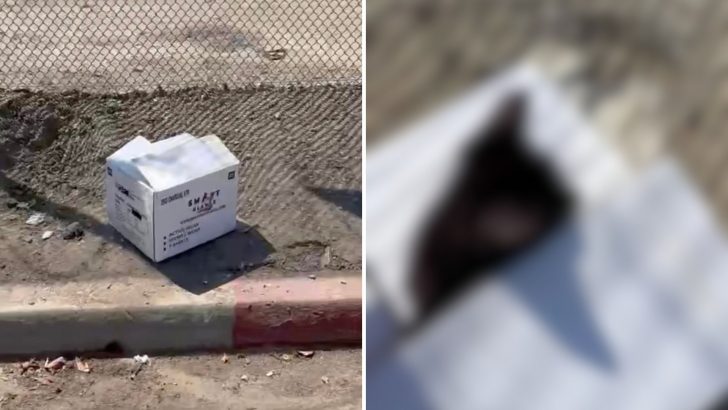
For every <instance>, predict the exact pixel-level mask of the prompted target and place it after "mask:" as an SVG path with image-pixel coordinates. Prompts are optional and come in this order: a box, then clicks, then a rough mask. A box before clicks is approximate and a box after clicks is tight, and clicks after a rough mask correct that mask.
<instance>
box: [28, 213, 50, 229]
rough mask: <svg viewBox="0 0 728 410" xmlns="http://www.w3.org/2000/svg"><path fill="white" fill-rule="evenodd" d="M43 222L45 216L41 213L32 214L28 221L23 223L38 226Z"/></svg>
mask: <svg viewBox="0 0 728 410" xmlns="http://www.w3.org/2000/svg"><path fill="white" fill-rule="evenodd" d="M44 221H45V214H44V213H42V212H34V213H33V214H32V215H30V217H29V218H28V220H26V221H25V223H26V224H28V225H33V226H35V225H40V224H42V223H43V222H44Z"/></svg>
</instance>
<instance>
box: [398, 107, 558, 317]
mask: <svg viewBox="0 0 728 410" xmlns="http://www.w3.org/2000/svg"><path fill="white" fill-rule="evenodd" d="M525 110H526V104H525V101H524V99H523V98H521V97H520V96H514V97H512V98H510V99H508V100H507V101H506V102H505V103H504V104H503V105H502V107H501V109H500V110H499V111H498V112H497V114H496V115H495V117H494V120H493V121H491V125H490V126H489V127H487V128H485V129H483V130H481V131H480V132H479V135H478V137H477V138H476V140H475V143H474V144H473V145H472V146H471V147H470V149H469V150H468V151H467V155H466V156H465V157H464V161H463V168H462V170H461V173H460V175H459V176H458V178H457V181H456V182H455V184H454V185H453V187H452V189H451V191H450V193H449V194H448V195H447V196H446V197H445V200H444V201H443V202H442V203H441V204H440V206H439V208H438V209H437V211H436V212H435V213H434V215H433V218H432V219H431V220H430V223H429V224H428V225H427V226H426V228H425V230H424V231H423V233H424V235H423V237H422V242H421V243H420V246H419V248H418V252H417V254H416V256H415V257H416V261H415V264H414V269H415V271H414V272H413V275H412V283H411V285H412V287H413V288H414V290H415V298H416V301H417V304H418V305H419V308H420V311H421V312H422V313H423V314H425V315H426V314H427V313H429V312H431V311H433V310H434V309H435V308H437V307H439V306H440V305H442V304H443V303H445V302H447V301H448V300H449V299H450V298H451V297H452V296H453V295H455V294H456V293H459V291H460V290H462V289H463V287H465V286H467V284H468V283H469V282H470V281H471V280H473V279H474V278H476V277H477V276H478V275H480V274H485V273H487V272H488V271H489V270H491V269H492V268H495V267H497V266H498V265H500V264H502V263H505V262H507V261H508V260H510V259H511V258H514V257H516V256H517V255H518V254H519V253H520V252H522V251H524V250H525V249H526V248H528V247H529V246H530V245H532V244H533V243H535V242H536V241H537V240H538V239H540V238H542V237H543V236H544V235H545V234H546V233H547V232H548V231H549V230H550V229H551V228H552V227H553V226H554V225H555V224H557V223H558V222H559V221H560V220H561V219H562V218H564V216H565V215H566V214H567V212H568V210H569V205H570V204H569V202H570V201H569V198H568V195H567V193H566V192H565V191H564V190H563V189H562V187H561V185H560V184H559V183H558V182H557V180H556V178H555V176H554V175H553V174H552V172H551V170H550V169H549V167H548V166H547V164H546V163H544V162H543V161H541V160H540V159H539V158H537V157H535V156H534V155H532V154H531V153H530V152H529V151H528V150H527V149H526V148H525V147H524V145H523V138H522V137H523V136H522V123H523V120H524V114H525Z"/></svg>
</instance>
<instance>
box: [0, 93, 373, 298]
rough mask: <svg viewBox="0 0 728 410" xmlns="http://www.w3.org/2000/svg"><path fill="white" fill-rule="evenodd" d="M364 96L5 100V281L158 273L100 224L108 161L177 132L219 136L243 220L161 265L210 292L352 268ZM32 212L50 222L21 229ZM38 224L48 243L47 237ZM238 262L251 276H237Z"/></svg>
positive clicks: (0, 121) (0, 258)
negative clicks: (196, 276)
mask: <svg viewBox="0 0 728 410" xmlns="http://www.w3.org/2000/svg"><path fill="white" fill-rule="evenodd" d="M360 100H361V90H360V89H359V87H314V88H286V89H282V88H270V89H259V90H255V91H246V90H238V91H223V90H218V91H203V90H187V91H179V92H175V93H155V94H140V93H136V94H128V95H108V96H90V95H81V94H78V93H66V94H62V95H61V94H33V93H23V92H21V93H6V94H0V220H1V221H2V223H0V263H1V264H2V265H0V266H2V269H0V282H5V283H8V282H10V283H12V282H18V281H46V282H48V283H52V282H53V281H57V280H83V279H84V278H87V277H88V278H91V277H94V278H97V277H98V276H99V275H109V276H111V277H113V276H118V275H122V276H125V277H129V276H134V275H147V274H154V272H156V271H157V270H158V269H162V268H159V267H156V266H149V264H148V263H147V262H146V259H145V258H144V257H143V256H141V254H139V252H137V251H136V250H135V249H133V248H132V247H131V246H130V245H129V244H128V243H125V242H124V241H123V239H122V238H121V237H119V236H118V235H117V234H116V233H115V231H114V230H113V229H111V228H110V227H108V226H107V225H106V216H105V211H104V208H103V171H104V167H103V163H104V160H105V158H106V156H108V155H109V154H110V153H112V152H114V151H115V150H116V149H117V148H118V147H120V146H121V145H123V144H124V143H125V142H126V141H128V140H129V139H130V138H132V137H133V136H134V135H138V134H142V135H147V136H149V137H151V138H154V139H158V138H164V137H165V136H170V135H173V134H175V133H179V132H181V131H188V132H191V133H193V134H198V135H205V134H207V133H214V134H217V135H218V136H220V137H221V138H222V139H223V141H224V142H225V144H226V145H227V146H228V147H229V148H230V149H231V150H232V151H233V153H234V154H235V155H236V156H238V158H240V159H241V163H242V164H241V183H240V184H241V185H240V200H239V208H238V216H239V218H240V220H241V221H244V223H246V224H247V226H246V225H244V224H242V223H241V227H240V229H239V230H238V231H237V232H235V233H233V234H230V235H228V236H226V237H223V238H221V239H220V240H218V241H215V242H213V243H210V244H209V245H206V246H202V247H200V248H198V249H197V250H196V251H194V252H190V253H187V254H184V255H181V256H180V257H178V258H174V259H173V260H171V261H170V262H169V263H168V264H166V265H165V267H164V269H162V270H163V271H165V272H167V273H170V274H171V275H173V276H176V277H178V278H179V277H184V272H190V271H197V272H212V273H215V274H216V275H218V276H219V280H218V279H215V280H212V279H205V280H206V281H208V282H209V285H210V286H213V285H214V284H215V283H218V282H221V281H223V280H225V279H229V277H230V275H239V274H243V273H246V274H252V275H254V274H258V273H260V274H263V272H269V273H268V274H274V273H273V272H277V274H283V275H292V274H306V273H305V272H311V271H316V270H319V269H331V270H340V271H359V272H360V269H361V101H360ZM17 202H20V203H21V205H22V206H21V207H17V206H14V207H13V205H14V204H16V203H17ZM25 204H27V208H24V206H25ZM35 211H40V212H44V213H46V215H47V218H46V221H45V222H44V223H43V224H42V225H39V226H29V225H26V224H25V220H26V219H27V217H28V216H29V215H30V214H31V213H32V212H35ZM73 221H80V222H81V223H82V224H83V226H84V227H85V229H86V231H87V235H86V237H85V238H84V240H83V241H81V242H78V241H64V240H63V239H62V238H61V237H60V229H62V228H63V227H64V226H65V225H67V224H68V223H70V222H73ZM45 230H52V231H54V232H55V235H54V236H53V237H52V238H51V239H49V240H47V241H43V240H42V239H41V237H40V236H41V234H42V233H43V232H44V231H45ZM243 261H245V262H247V263H253V266H252V267H250V269H249V270H252V271H253V272H247V271H246V270H240V269H237V267H238V266H239V264H240V263H241V262H243ZM256 272H257V273H256ZM173 280H174V279H173ZM218 284H219V283H218Z"/></svg>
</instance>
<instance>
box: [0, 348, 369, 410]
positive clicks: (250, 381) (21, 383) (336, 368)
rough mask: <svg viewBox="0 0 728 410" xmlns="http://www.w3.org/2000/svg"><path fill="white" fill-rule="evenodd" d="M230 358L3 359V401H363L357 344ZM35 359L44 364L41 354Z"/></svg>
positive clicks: (285, 405)
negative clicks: (49, 365) (85, 369)
mask: <svg viewBox="0 0 728 410" xmlns="http://www.w3.org/2000/svg"><path fill="white" fill-rule="evenodd" d="M227 357H228V362H227V363H224V362H223V360H222V354H216V355H202V356H190V357H152V358H151V361H150V363H149V365H145V366H140V365H138V364H136V363H135V362H134V361H133V359H130V358H126V359H115V358H111V359H85V360H84V361H85V362H86V363H87V364H88V365H89V366H90V367H91V372H90V373H88V374H86V373H82V372H80V371H78V370H77V369H75V368H64V369H62V370H61V371H59V372H57V373H50V372H47V371H45V370H34V371H27V372H25V373H24V374H23V373H22V371H21V369H20V366H19V365H20V363H0V408H2V409H23V410H26V409H40V408H44V409H53V410H62V409H63V410H80V409H248V410H252V409H261V410H262V409H266V410H267V409H271V410H272V409H292V410H293V409H297V410H298V409H301V410H303V409H317V410H318V409H341V410H344V409H358V408H361V403H362V400H361V388H362V384H361V383H362V379H361V351H360V350H334V351H316V352H315V355H314V356H313V357H312V358H304V357H301V356H300V355H298V354H297V352H296V351H281V352H274V353H228V354H227ZM50 360H53V358H50ZM39 361H40V362H41V365H42V364H43V362H44V361H45V358H39ZM137 370H138V373H137V374H136V376H135V377H134V379H133V380H132V379H131V375H132V374H133V373H135V372H136V371H137ZM271 371H272V372H273V374H272V375H271V376H270V377H269V376H267V374H268V372H271ZM245 378H247V380H244V379H245ZM326 378H327V379H326ZM324 380H327V381H328V383H324Z"/></svg>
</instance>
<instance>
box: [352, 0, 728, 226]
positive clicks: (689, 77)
mask: <svg viewBox="0 0 728 410" xmlns="http://www.w3.org/2000/svg"><path fill="white" fill-rule="evenodd" d="M367 12H368V16H367V17H368V18H367V27H366V35H367V129H368V135H367V140H368V142H373V143H376V141H377V140H378V139H379V138H380V137H381V136H382V135H385V134H386V133H387V132H388V131H391V130H393V129H396V128H397V127H398V126H401V125H402V124H405V123H407V122H408V121H409V120H411V119H413V118H416V117H418V116H419V115H423V114H426V113H427V112H428V110H430V109H431V108H432V107H434V106H436V105H437V104H438V103H441V102H443V101H445V100H447V99H448V98H449V97H451V96H453V95H456V94H457V93H458V92H460V91H462V90H465V89H467V87H468V86H470V85H472V84H474V83H475V82H477V81H480V80H482V79H484V78H486V77H487V76H488V75H489V74H493V73H496V72H498V71H499V70H502V69H504V68H506V67H508V66H510V65H511V64H513V63H514V62H516V61H519V60H521V59H523V58H530V57H531V56H533V55H536V54H538V55H540V56H541V57H543V56H544V55H545V56H546V58H547V59H548V58H549V57H553V58H554V59H560V58H562V57H561V55H562V54H561V52H562V51H564V50H566V54H569V55H571V56H576V57H575V58H576V59H578V60H579V61H580V63H579V68H578V69H576V70H573V71H572V74H571V75H570V78H569V79H568V80H569V82H570V83H571V84H572V85H574V84H575V86H576V87H578V88H580V92H581V93H582V95H584V96H585V97H584V99H583V107H584V109H585V111H586V112H587V114H588V115H591V116H593V117H594V118H595V119H597V122H599V121H601V120H599V119H600V118H602V117H604V116H605V115H606V114H604V113H605V112H607V111H609V112H610V113H613V112H614V111H615V110H616V111H621V114H620V115H621V116H622V118H620V120H619V122H620V126H619V127H614V126H610V127H607V128H609V131H612V132H614V133H615V134H618V138H621V139H622V140H623V141H621V142H620V143H619V144H618V145H620V146H622V147H623V148H624V147H627V148H626V149H627V151H630V150H631V149H633V148H630V147H633V146H639V145H641V144H642V145H651V146H653V147H652V148H655V147H654V146H655V145H657V146H659V147H657V149H658V150H667V152H669V153H671V154H672V155H675V156H677V157H678V158H680V159H681V161H682V162H683V164H684V165H685V167H686V168H687V170H688V172H689V173H690V174H691V175H692V177H693V178H694V179H695V181H696V182H697V183H698V184H699V185H700V186H701V188H702V189H703V190H704V192H705V193H706V194H707V195H708V197H709V198H710V199H711V202H712V204H713V205H714V206H715V208H716V209H717V210H718V212H719V214H720V216H721V218H722V219H723V221H724V222H725V221H727V220H728V184H726V183H724V182H723V178H722V176H723V172H724V170H726V169H727V166H728V161H727V159H728V138H726V137H725V136H724V135H723V134H724V133H725V131H724V130H723V128H724V127H723V124H724V122H725V120H724V118H725V114H724V112H725V111H726V109H728V100H727V97H728V81H727V79H728V78H727V77H726V74H728V71H727V70H726V69H727V68H728V59H726V57H725V55H726V54H725V53H724V49H725V47H726V46H725V44H726V41H725V40H726V38H727V37H728V32H727V31H726V27H728V26H726V24H725V23H726V22H728V4H726V3H725V2H721V1H719V0H697V1H691V0H637V1H625V0H619V1H611V0H609V1H607V0H597V1H580V0H545V1H536V0H466V1H462V2H449V1H438V0H415V1H411V2H387V1H383V0H373V1H370V2H368V5H367ZM552 50H560V51H559V52H557V53H552V52H551V51H552ZM615 106H616V108H615ZM612 122H614V121H612ZM626 123H631V125H630V126H629V127H627V128H630V129H625V127H622V125H624V124H626ZM624 140H626V141H624ZM655 140H657V141H655ZM625 144H626V145H625ZM626 154H627V156H630V155H631V154H632V152H627V153H626Z"/></svg>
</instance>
